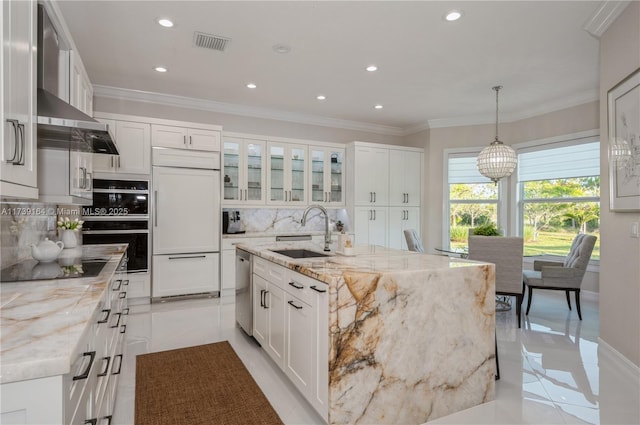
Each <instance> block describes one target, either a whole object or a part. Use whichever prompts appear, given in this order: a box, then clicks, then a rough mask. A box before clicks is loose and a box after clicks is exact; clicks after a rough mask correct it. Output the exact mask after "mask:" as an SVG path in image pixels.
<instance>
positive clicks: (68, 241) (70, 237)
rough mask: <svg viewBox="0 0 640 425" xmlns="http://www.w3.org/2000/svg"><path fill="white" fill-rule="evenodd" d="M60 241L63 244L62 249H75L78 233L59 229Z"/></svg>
mask: <svg viewBox="0 0 640 425" xmlns="http://www.w3.org/2000/svg"><path fill="white" fill-rule="evenodd" d="M60 240H61V241H62V243H63V244H64V249H69V248H75V247H76V246H78V231H77V230H71V229H61V230H60Z"/></svg>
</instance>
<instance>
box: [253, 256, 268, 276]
mask: <svg viewBox="0 0 640 425" xmlns="http://www.w3.org/2000/svg"><path fill="white" fill-rule="evenodd" d="M269 264H271V262H270V261H267V260H265V259H264V258H260V257H256V256H255V255H254V256H253V272H254V273H255V274H257V275H258V276H260V277H261V278H263V279H267V280H268V279H269Z"/></svg>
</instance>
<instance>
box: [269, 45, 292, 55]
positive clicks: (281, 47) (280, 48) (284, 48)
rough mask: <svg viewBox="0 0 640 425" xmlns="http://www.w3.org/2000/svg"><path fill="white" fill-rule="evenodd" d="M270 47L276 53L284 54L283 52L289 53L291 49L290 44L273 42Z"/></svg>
mask: <svg viewBox="0 0 640 425" xmlns="http://www.w3.org/2000/svg"><path fill="white" fill-rule="evenodd" d="M272 49H273V51H274V52H276V53H281V54H285V53H289V52H290V51H291V46H287V45H286V44H281V43H278V44H274V45H273V47H272Z"/></svg>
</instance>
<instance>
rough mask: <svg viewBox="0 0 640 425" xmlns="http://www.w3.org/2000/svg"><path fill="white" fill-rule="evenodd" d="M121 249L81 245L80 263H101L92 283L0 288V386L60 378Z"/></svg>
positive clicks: (42, 282) (57, 282) (61, 281)
mask: <svg viewBox="0 0 640 425" xmlns="http://www.w3.org/2000/svg"><path fill="white" fill-rule="evenodd" d="M126 248H127V245H126V244H107V245H85V246H84V247H83V249H82V256H83V258H92V259H102V260H106V261H107V262H106V264H105V266H104V267H103V268H102V270H101V272H100V273H99V275H98V276H96V277H77V278H71V279H55V280H34V281H23V282H2V283H1V285H2V286H1V287H0V290H1V291H0V383H2V384H5V383H9V382H15V381H22V380H27V379H35V378H43V377H47V376H54V375H63V374H66V373H68V372H69V371H70V368H71V362H72V355H73V353H74V351H75V350H76V347H77V345H78V343H79V341H80V337H81V335H82V334H83V332H84V331H85V329H86V327H87V325H88V322H89V320H90V318H91V316H92V315H93V313H94V311H95V310H96V308H97V306H98V303H99V301H100V299H101V297H102V294H103V292H104V291H105V289H106V288H107V286H108V284H109V280H110V279H111V277H112V275H113V274H114V272H115V271H116V268H117V266H118V263H119V262H120V259H121V258H122V256H123V255H124V253H125V252H126Z"/></svg>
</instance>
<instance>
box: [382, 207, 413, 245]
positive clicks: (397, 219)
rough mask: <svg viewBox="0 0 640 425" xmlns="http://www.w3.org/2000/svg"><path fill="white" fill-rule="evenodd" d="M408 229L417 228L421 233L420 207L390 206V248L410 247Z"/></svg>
mask: <svg viewBox="0 0 640 425" xmlns="http://www.w3.org/2000/svg"><path fill="white" fill-rule="evenodd" d="M406 229H415V230H416V231H417V232H418V234H420V208H419V207H389V238H388V241H389V248H395V249H404V250H406V249H408V248H407V240H406V239H405V237H404V231H405V230H406Z"/></svg>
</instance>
